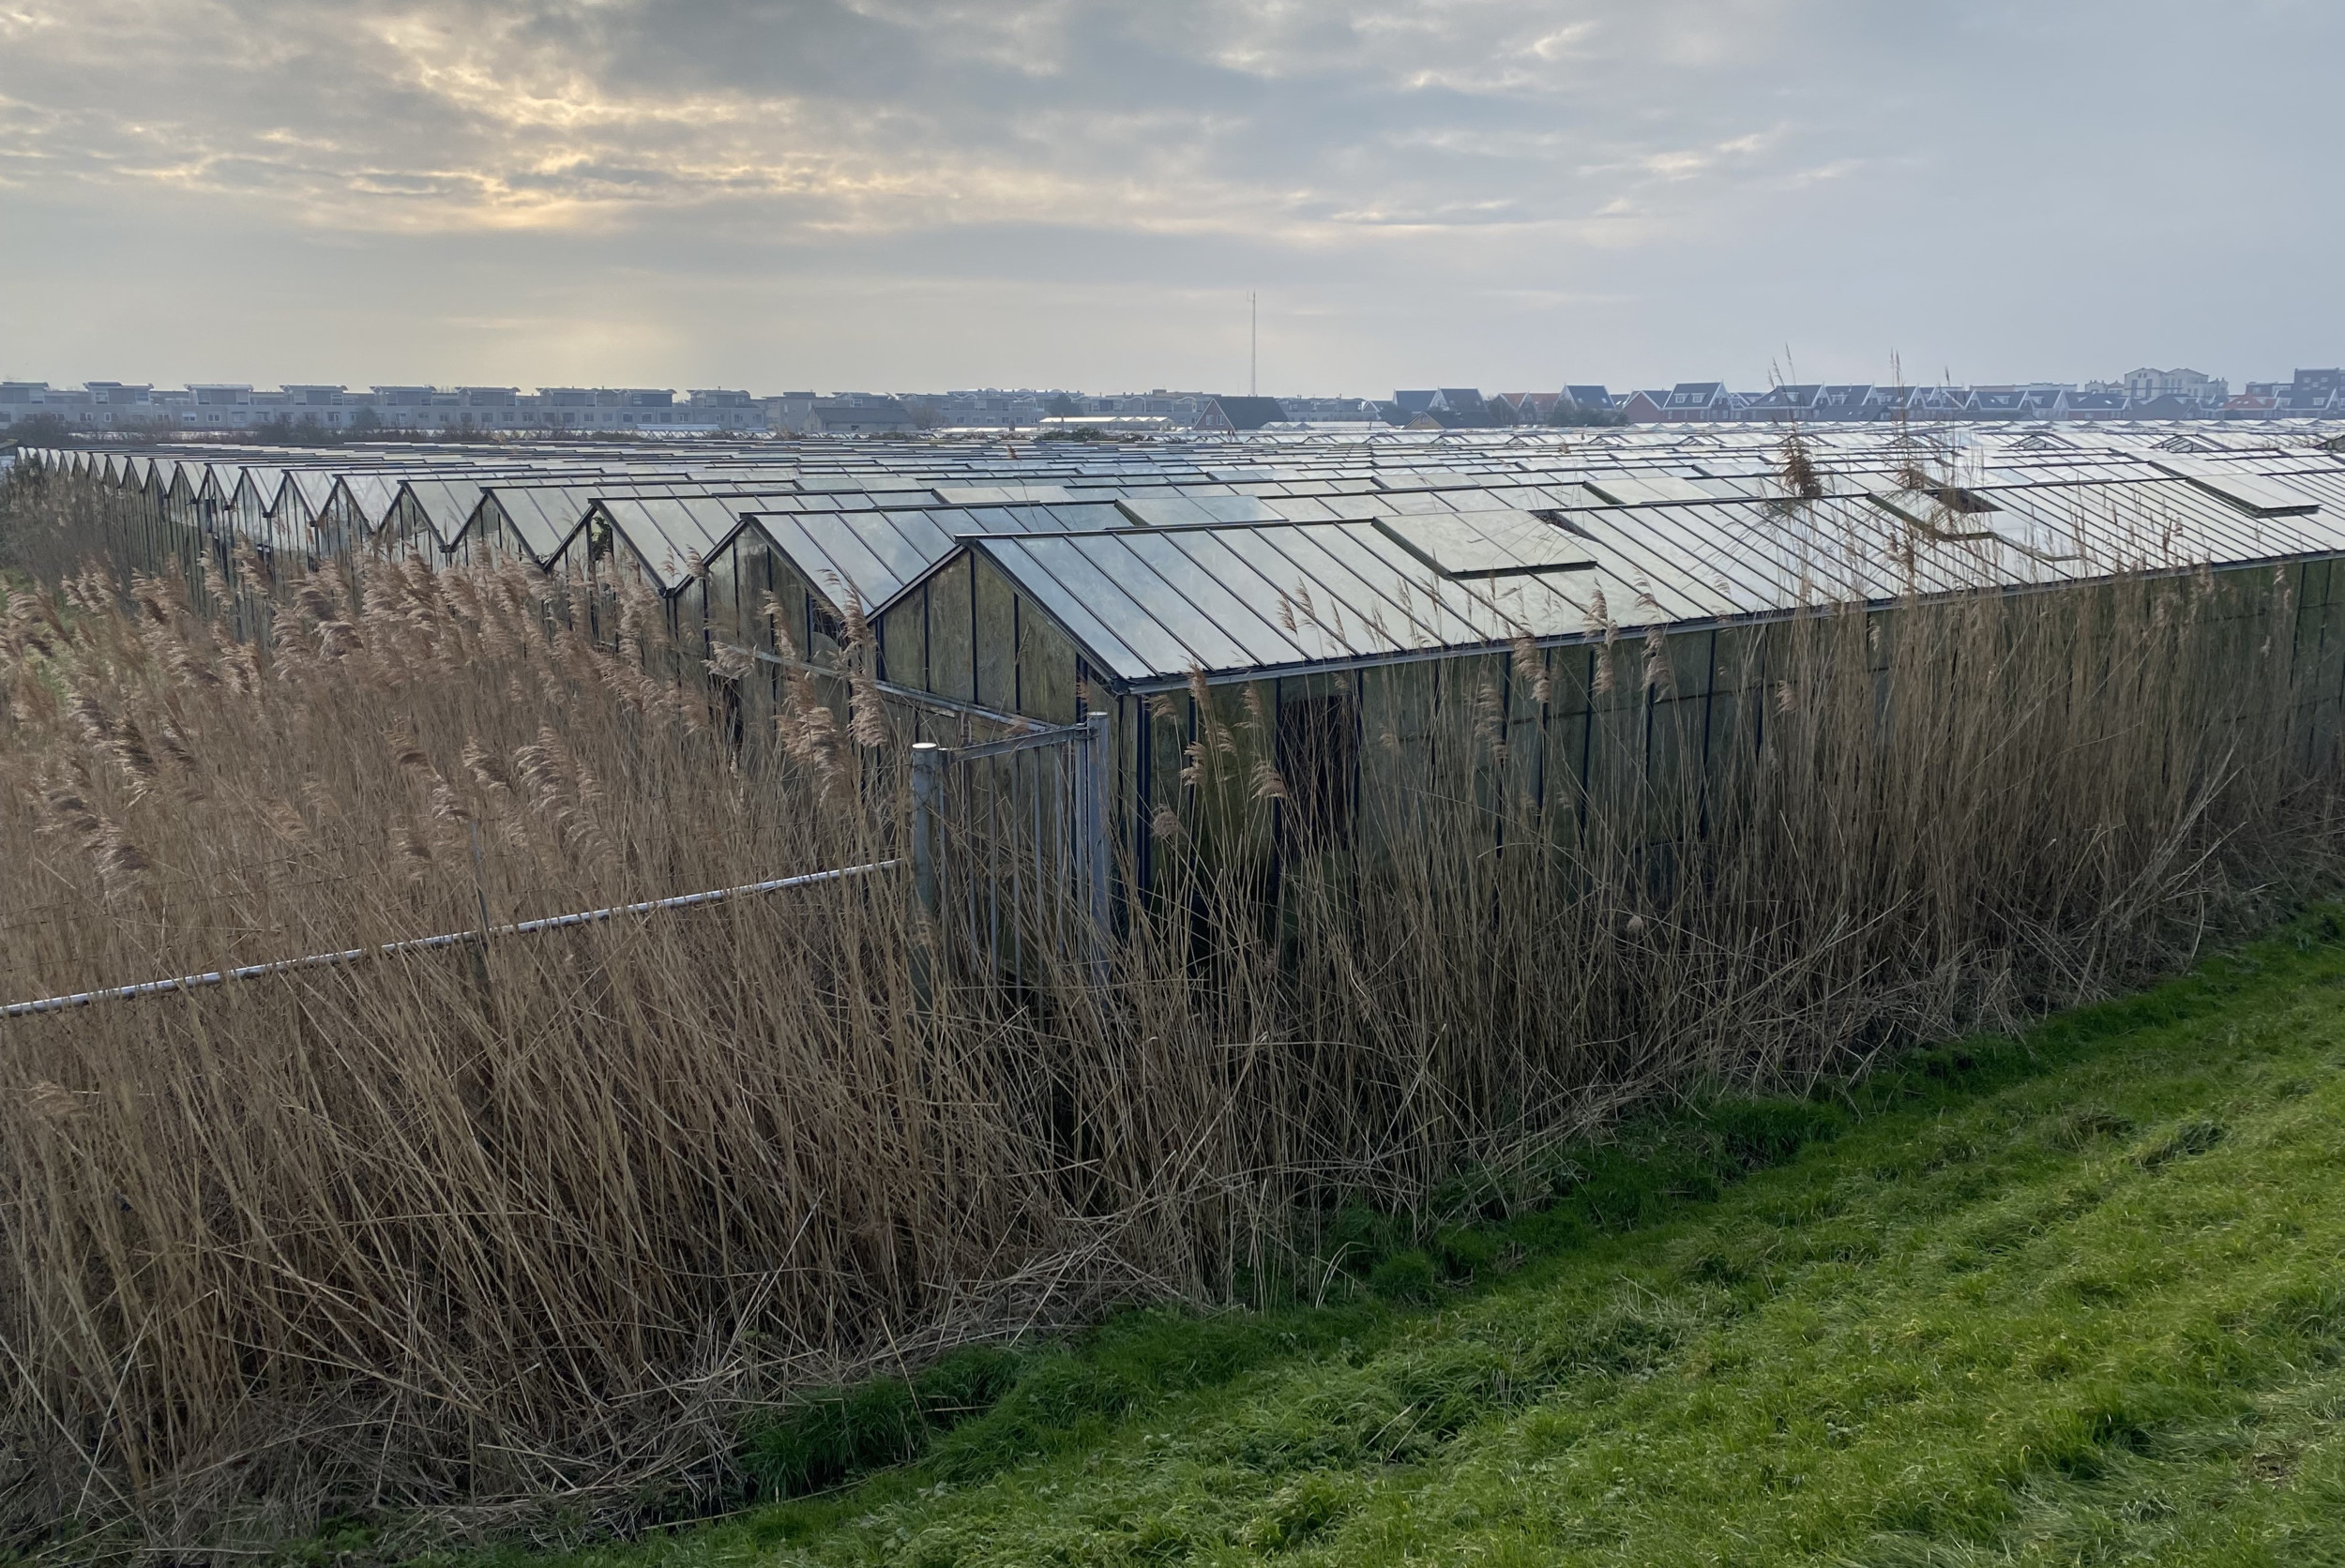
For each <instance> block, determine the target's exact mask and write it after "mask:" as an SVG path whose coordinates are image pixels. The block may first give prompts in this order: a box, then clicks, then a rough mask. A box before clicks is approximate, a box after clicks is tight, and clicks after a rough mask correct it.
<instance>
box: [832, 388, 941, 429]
mask: <svg viewBox="0 0 2345 1568" xmlns="http://www.w3.org/2000/svg"><path fill="white" fill-rule="evenodd" d="M919 426H920V422H919V420H918V419H917V418H915V416H914V415H913V412H912V410H910V409H908V408H906V407H904V405H903V404H901V403H900V402H898V401H897V400H895V399H893V398H883V397H875V396H872V395H870V394H868V393H855V394H852V395H850V396H847V397H843V398H817V399H815V400H814V406H813V407H812V408H811V409H810V410H809V411H808V414H807V430H809V432H811V433H814V434H819V435H910V434H911V433H912V432H913V431H915V430H918V429H919Z"/></svg>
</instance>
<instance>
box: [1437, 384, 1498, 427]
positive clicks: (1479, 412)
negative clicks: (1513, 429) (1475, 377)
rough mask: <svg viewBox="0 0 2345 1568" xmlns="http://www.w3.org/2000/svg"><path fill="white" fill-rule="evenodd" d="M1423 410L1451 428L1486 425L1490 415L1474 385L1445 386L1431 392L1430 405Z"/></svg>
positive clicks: (1479, 389) (1488, 408)
mask: <svg viewBox="0 0 2345 1568" xmlns="http://www.w3.org/2000/svg"><path fill="white" fill-rule="evenodd" d="M1425 412H1426V413H1428V414H1430V415H1432V416H1433V417H1434V418H1436V419H1439V420H1440V421H1441V422H1442V423H1443V424H1444V425H1445V426H1447V427H1449V428H1451V429H1453V430H1455V429H1468V428H1472V427H1474V426H1478V425H1487V424H1489V423H1490V406H1489V405H1488V404H1487V403H1485V402H1484V401H1483V400H1482V391H1481V388H1479V387H1476V386H1445V387H1443V388H1441V389H1440V390H1439V391H1437V392H1435V393H1434V394H1433V401H1432V406H1430V408H1428V409H1427V410H1426V411H1425Z"/></svg>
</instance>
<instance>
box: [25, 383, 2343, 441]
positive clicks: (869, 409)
mask: <svg viewBox="0 0 2345 1568" xmlns="http://www.w3.org/2000/svg"><path fill="white" fill-rule="evenodd" d="M2339 413H2345V370H2339V369H2299V370H2298V371H2296V373H2295V375H2294V377H2293V378H2292V379H2291V380H2289V381H2285V382H2277V381H2276V382H2249V383H2247V389H2246V390H2245V391H2244V392H2241V393H2238V394H2233V393H2232V391H2231V389H2230V384H2229V383H2228V382H2225V381H2223V380H2220V379H2218V378H2216V377H2212V376H2206V375H2202V374H2201V373H2200V372H2198V371H2196V370H2190V369H2171V370H2160V369H2150V368H2147V367H2144V368H2142V369H2136V370H2133V371H2131V372H2129V373H2127V375H2126V376H2125V377H2124V378H2123V379H2122V380H2121V381H2114V382H2088V383H2085V384H2081V385H2072V384H2060V383H2051V382H2031V383H2026V384H1998V385H1978V386H1901V385H1872V384H1782V385H1776V386H1772V387H1769V388H1767V389H1766V390H1764V391H1759V392H1737V391H1734V390H1732V388H1731V387H1730V386H1729V384H1727V383H1725V382H1722V381H1698V382H1679V383H1677V384H1674V385H1672V386H1668V387H1654V388H1643V389H1638V390H1633V391H1627V392H1622V393H1615V392H1613V391H1611V389H1610V388H1608V387H1606V386H1603V385H1600V384H1567V385H1566V386H1564V387H1563V388H1561V389H1560V390H1558V391H1554V392H1502V393H1494V394H1490V395H1485V394H1484V393H1483V392H1481V391H1480V390H1479V389H1478V388H1473V387H1429V388H1422V389H1415V390H1409V389H1402V390H1399V391H1396V392H1395V393H1394V394H1393V395H1392V397H1391V398H1389V399H1378V400H1371V399H1366V398H1301V397H1291V398H1265V397H1251V396H1248V397H1236V396H1233V395H1228V394H1216V393H1208V392H1180V391H1170V390H1167V389H1164V388H1157V389H1156V390H1154V391H1150V392H1146V393H1126V394H1115V395H1107V396H1094V395H1088V394H1084V393H1080V392H1067V391H1045V390H1033V389H1018V390H1001V389H992V388H988V389H983V390H963V391H952V392H941V393H891V394H878V393H858V392H848V393H835V394H832V395H829V396H818V395H816V394H815V393H813V392H784V393H779V394H770V395H761V394H755V393H750V392H747V391H738V390H731V389H726V388H711V387H701V388H694V389H691V390H689V391H687V392H685V393H684V394H682V395H681V396H679V395H678V394H677V393H676V392H675V391H674V390H673V388H667V387H563V386H552V387H542V388H539V389H537V390H536V391H533V392H524V391H522V390H521V389H520V388H519V387H513V386H457V387H439V386H421V385H412V386H391V385H385V386H371V387H368V388H366V389H364V390H354V389H352V388H350V387H346V386H340V385H327V384H288V385H285V386H281V387H278V388H276V389H274V390H265V389H262V388H258V387H254V386H251V385H249V384H224V383H223V384H210V383H204V384H191V385H189V386H186V387H180V388H165V387H158V386H155V385H152V384H144V383H128V382H113V381H93V382H89V383H86V384H83V385H81V386H78V387H63V386H52V385H50V384H48V383H46V382H37V381H0V428H7V427H9V426H13V425H18V424H23V423H25V422H28V421H38V425H39V427H40V428H44V429H50V430H58V429H60V428H61V429H62V430H69V431H80V432H106V431H112V432H117V433H151V434H163V433H167V432H172V431H178V432H189V431H196V432H218V433H226V432H231V431H238V430H246V431H250V430H272V429H273V430H280V431H282V432H285V433H297V432H298V431H300V430H304V429H307V430H314V431H318V432H321V433H332V434H339V435H348V434H356V433H365V432H369V431H378V430H380V431H409V430H414V431H423V432H427V433H433V434H463V433H471V434H481V435H499V436H503V435H511V436H521V435H526V434H529V433H532V432H537V433H557V434H566V435H576V434H594V435H620V436H625V435H637V436H642V435H655V436H656V435H675V436H746V435H754V434H784V435H910V434H915V433H921V432H929V431H939V430H1039V431H1049V430H1053V429H1054V428H1055V429H1057V430H1061V431H1063V432H1066V433H1080V432H1082V431H1083V430H1086V429H1090V430H1098V431H1100V432H1101V433H1129V434H1146V433H1164V432H1170V431H1173V430H1202V431H1207V432H1216V433H1232V432H1240V431H1254V430H1280V429H1284V430H1309V429H1313V428H1348V429H1357V428H1361V427H1375V426H1379V425H1382V426H1399V427H1405V428H1414V429H1418V430H1433V429H1439V430H1481V429H1492V428H1507V427H1517V426H1526V425H1564V426H1571V425H1600V424H1634V425H1643V424H1682V423H1719V422H1733V421H1776V422H1783V421H1798V422H1803V423H1833V422H1842V421H1848V422H1892V423H1894V422H1898V421H1923V422H1930V421H1941V422H1950V421H1958V420H2095V419H2208V418H2223V419H2318V418H2324V417H2328V416H2330V415H2336V414H2339Z"/></svg>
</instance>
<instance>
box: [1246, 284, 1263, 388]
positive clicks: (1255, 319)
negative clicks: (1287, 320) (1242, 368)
mask: <svg viewBox="0 0 2345 1568" xmlns="http://www.w3.org/2000/svg"><path fill="white" fill-rule="evenodd" d="M1254 300H1255V296H1254V293H1253V291H1252V290H1250V289H1249V290H1248V291H1247V294H1246V395H1247V396H1248V397H1249V398H1254V397H1260V396H1261V395H1262V388H1261V387H1260V386H1259V385H1257V384H1256V382H1257V380H1258V379H1259V377H1260V374H1261V371H1262V308H1261V307H1260V306H1258V305H1257V304H1255V302H1254Z"/></svg>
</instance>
